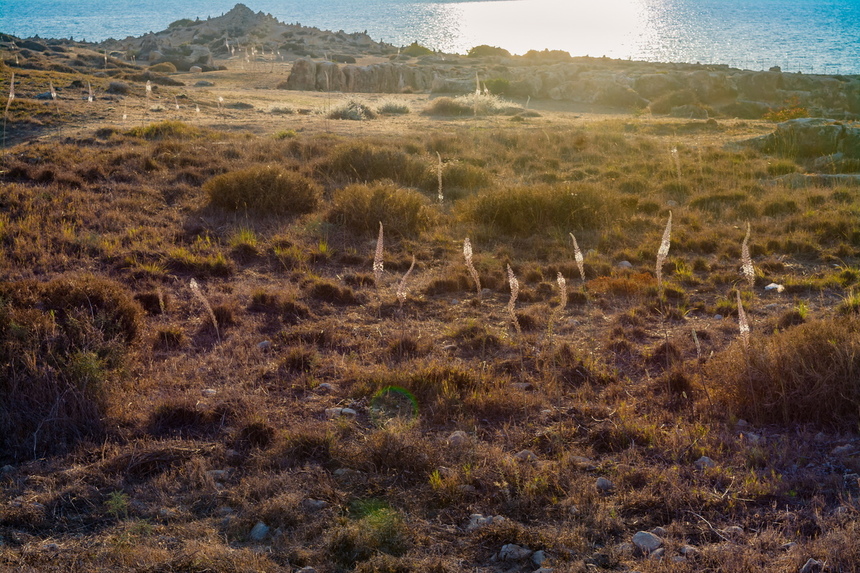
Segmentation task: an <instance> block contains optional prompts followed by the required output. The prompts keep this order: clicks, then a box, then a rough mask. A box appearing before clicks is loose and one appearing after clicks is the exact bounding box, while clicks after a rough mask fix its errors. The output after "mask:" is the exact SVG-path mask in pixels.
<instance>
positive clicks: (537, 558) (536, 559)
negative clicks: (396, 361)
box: [532, 550, 546, 567]
mask: <svg viewBox="0 0 860 573" xmlns="http://www.w3.org/2000/svg"><path fill="white" fill-rule="evenodd" d="M544 561H546V553H545V552H544V551H543V550H539V551H535V552H534V553H532V563H534V564H535V565H537V566H538V567H540V566H541V565H543V564H544Z"/></svg>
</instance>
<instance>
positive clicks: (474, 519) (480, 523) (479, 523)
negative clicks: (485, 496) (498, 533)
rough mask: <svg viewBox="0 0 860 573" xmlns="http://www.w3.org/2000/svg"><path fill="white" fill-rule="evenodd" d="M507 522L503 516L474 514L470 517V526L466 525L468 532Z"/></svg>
mask: <svg viewBox="0 0 860 573" xmlns="http://www.w3.org/2000/svg"><path fill="white" fill-rule="evenodd" d="M504 521H505V518H504V517H502V516H501V515H486V516H484V515H481V514H480V513H473V514H472V515H470V516H469V524H468V525H466V531H475V530H476V529H480V528H482V527H484V526H487V525H492V524H494V523H502V522H504Z"/></svg>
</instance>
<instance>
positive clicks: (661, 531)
mask: <svg viewBox="0 0 860 573" xmlns="http://www.w3.org/2000/svg"><path fill="white" fill-rule="evenodd" d="M651 533H653V534H654V535H656V536H657V537H666V536H667V535H669V532H668V531H666V528H665V527H660V526H657V527H655V528H654V529H652V530H651Z"/></svg>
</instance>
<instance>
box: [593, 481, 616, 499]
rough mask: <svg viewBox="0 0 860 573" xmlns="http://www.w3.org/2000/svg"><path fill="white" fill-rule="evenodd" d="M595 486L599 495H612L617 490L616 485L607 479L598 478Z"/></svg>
mask: <svg viewBox="0 0 860 573" xmlns="http://www.w3.org/2000/svg"><path fill="white" fill-rule="evenodd" d="M594 486H595V487H596V488H597V492H598V493H602V494H604V495H606V494H608V493H611V492H612V490H613V489H614V488H615V484H614V483H612V482H611V481H609V480H608V479H606V478H605V477H599V478H597V481H596V482H595V483H594Z"/></svg>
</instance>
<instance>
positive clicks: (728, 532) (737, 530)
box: [723, 525, 744, 539]
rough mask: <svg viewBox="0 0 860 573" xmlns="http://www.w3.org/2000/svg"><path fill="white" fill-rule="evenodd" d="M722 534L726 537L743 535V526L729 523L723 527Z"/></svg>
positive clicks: (735, 537)
mask: <svg viewBox="0 0 860 573" xmlns="http://www.w3.org/2000/svg"><path fill="white" fill-rule="evenodd" d="M723 535H725V536H726V537H730V538H734V539H737V538H738V537H743V535H744V528H743V527H740V526H739V525H730V526H728V527H726V528H725V529H723Z"/></svg>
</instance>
